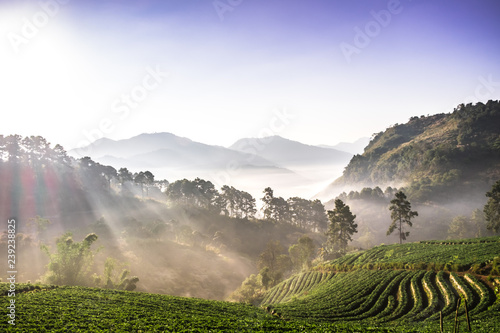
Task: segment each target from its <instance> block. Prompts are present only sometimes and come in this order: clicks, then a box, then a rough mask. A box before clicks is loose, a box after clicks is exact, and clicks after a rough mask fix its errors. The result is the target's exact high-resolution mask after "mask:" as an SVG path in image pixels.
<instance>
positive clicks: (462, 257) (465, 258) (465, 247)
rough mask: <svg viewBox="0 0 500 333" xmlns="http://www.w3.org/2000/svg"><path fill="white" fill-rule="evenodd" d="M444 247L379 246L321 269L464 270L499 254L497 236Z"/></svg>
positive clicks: (432, 244) (499, 243)
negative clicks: (385, 267)
mask: <svg viewBox="0 0 500 333" xmlns="http://www.w3.org/2000/svg"><path fill="white" fill-rule="evenodd" d="M447 244H449V245H446V246H443V245H441V244H440V243H437V242H424V243H422V242H420V243H408V244H393V245H380V246H377V247H374V248H372V249H370V250H366V251H361V252H356V253H352V254H349V255H347V256H345V257H343V258H340V259H336V260H333V261H331V262H330V263H329V264H327V265H323V269H325V270H326V269H333V270H335V269H336V270H339V268H340V269H341V270H347V268H349V267H357V268H361V267H363V268H368V267H367V265H371V266H372V267H381V266H382V264H390V265H394V264H397V263H399V264H401V267H397V268H408V267H406V265H409V266H410V267H411V268H413V269H429V268H438V270H439V269H443V268H445V269H447V270H451V269H452V268H453V267H452V266H453V265H454V266H455V269H454V270H467V269H469V268H470V267H471V266H472V265H474V264H478V265H481V264H483V265H484V264H487V263H489V262H491V261H492V260H493V259H494V258H495V257H497V256H498V253H500V237H489V238H483V239H480V240H475V239H471V240H463V241H462V242H460V243H458V242H457V243H452V242H450V243H447ZM419 265H420V266H422V267H419ZM342 267H344V268H346V269H342ZM320 268H321V267H320ZM382 268H384V267H382ZM392 268H395V267H392Z"/></svg>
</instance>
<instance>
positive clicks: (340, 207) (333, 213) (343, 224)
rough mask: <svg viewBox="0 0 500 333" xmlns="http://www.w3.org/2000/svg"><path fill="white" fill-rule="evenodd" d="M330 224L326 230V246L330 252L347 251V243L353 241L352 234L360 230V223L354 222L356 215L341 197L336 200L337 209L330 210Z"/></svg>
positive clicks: (341, 252)
mask: <svg viewBox="0 0 500 333" xmlns="http://www.w3.org/2000/svg"><path fill="white" fill-rule="evenodd" d="M328 218H329V220H330V226H329V228H328V231H327V232H326V236H327V240H326V244H325V248H326V249H327V251H328V252H329V253H340V254H341V255H344V254H345V253H346V252H347V243H348V242H350V241H352V238H351V236H352V235H353V234H354V233H356V232H358V230H357V228H358V225H357V224H356V223H354V220H355V219H356V215H353V214H352V213H351V210H350V208H349V206H347V205H346V204H344V202H343V201H342V200H340V199H337V200H335V209H334V210H329V211H328Z"/></svg>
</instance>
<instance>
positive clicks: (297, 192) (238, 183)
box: [68, 133, 352, 197]
mask: <svg viewBox="0 0 500 333" xmlns="http://www.w3.org/2000/svg"><path fill="white" fill-rule="evenodd" d="M68 153H69V155H71V156H73V157H76V158H80V157H83V156H90V157H91V158H92V159H93V160H95V161H96V162H99V163H101V164H105V165H111V166H113V167H115V168H117V169H118V168H121V167H126V168H129V169H130V170H131V171H133V172H136V171H140V170H142V171H144V170H150V171H152V172H153V174H155V176H156V177H157V179H163V178H167V179H168V180H170V181H174V180H177V179H182V178H193V177H201V178H204V179H207V180H211V181H213V182H215V183H217V184H216V185H219V186H221V185H223V184H224V185H226V184H227V185H233V186H235V187H240V188H241V189H243V190H247V191H250V192H251V193H252V194H253V195H256V196H257V195H260V193H261V192H262V190H263V189H264V188H265V187H267V186H271V187H273V188H276V189H277V190H278V192H279V193H281V194H280V195H285V193H286V194H289V195H290V196H302V197H310V196H312V195H313V194H314V193H316V192H317V191H318V190H320V189H321V188H323V187H324V186H325V184H327V183H328V182H331V181H332V180H333V179H335V178H336V177H338V176H339V175H340V174H341V172H342V169H343V168H344V167H345V166H346V165H347V163H348V162H349V160H350V159H351V157H352V154H351V153H348V152H343V151H340V150H338V149H333V148H325V147H318V146H311V145H306V144H303V143H300V142H297V141H292V140H288V139H285V138H282V137H279V136H272V137H267V138H261V139H254V138H245V139H241V140H238V141H237V142H235V143H234V144H233V145H231V146H230V147H229V148H225V147H221V146H213V145H207V144H203V143H200V142H195V141H192V140H190V139H188V138H183V137H179V136H176V135H174V134H171V133H153V134H141V135H138V136H135V137H132V138H129V139H125V140H116V141H115V140H110V139H105V138H103V139H99V140H97V141H95V142H94V143H93V144H90V145H89V146H87V147H82V148H80V149H73V150H70V151H69V152H68ZM242 171H243V172H242Z"/></svg>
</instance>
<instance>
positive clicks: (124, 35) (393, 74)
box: [0, 0, 500, 149]
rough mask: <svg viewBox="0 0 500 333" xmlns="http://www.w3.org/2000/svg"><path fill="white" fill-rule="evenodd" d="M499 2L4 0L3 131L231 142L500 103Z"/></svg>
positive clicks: (316, 138)
mask: <svg viewBox="0 0 500 333" xmlns="http://www.w3.org/2000/svg"><path fill="white" fill-rule="evenodd" d="M42 4H45V5H42ZM499 9H500V4H499V3H498V1H451V0H441V1H430V0H429V1H427V0H420V1H419V0H412V1H409V0H401V1H397V0H391V1H348V0H345V1H333V0H331V1H327V0H312V1H278V0H272V1H270V0H266V1H265V0H220V1H210V0H208V1H206V0H192V1H188V0H175V1H173V0H164V1H159V0H150V1H117V0H116V1H97V0H92V1H79V0H64V1H63V0H45V1H41V2H38V1H16V2H15V4H12V2H11V1H9V2H7V1H0V37H1V39H0V57H1V58H0V60H1V61H0V73H1V75H0V96H1V98H0V109H1V110H2V115H3V116H4V117H3V121H2V122H0V133H2V134H4V135H7V134H11V133H18V134H22V135H43V136H45V137H46V138H47V139H48V140H49V141H51V142H52V143H61V144H63V146H64V147H66V148H67V149H70V148H74V147H77V146H79V145H82V144H85V143H87V142H88V141H91V140H93V139H96V138H98V137H100V136H106V137H109V138H112V139H121V138H128V137H131V136H134V135H138V134H140V133H144V132H172V133H174V134H177V135H180V136H185V137H189V138H191V139H193V140H196V141H202V142H205V143H209V144H217V145H222V146H229V145H231V144H232V143H233V142H234V141H236V140H237V139H239V138H241V137H257V136H259V135H266V134H278V135H282V136H284V137H286V138H289V139H293V140H298V141H301V142H304V143H308V144H335V143H337V142H340V141H354V140H356V139H357V138H359V137H363V136H370V135H371V134H372V133H375V132H379V131H381V130H384V129H385V128H386V127H388V126H390V125H392V124H394V123H402V122H406V121H407V120H408V118H409V117H411V116H414V115H423V114H434V113H440V112H450V111H452V110H453V108H454V107H455V106H456V105H458V104H459V103H462V102H471V101H474V102H475V101H483V102H484V101H486V100H488V99H500V62H499V61H498V56H499V55H500V36H499V34H498V31H500V21H499V20H498V18H497V14H498V11H499ZM152 73H156V74H152ZM166 73H168V75H167V74H166ZM127 98H128V99H127ZM127 100H128V102H127ZM277 114H281V115H283V114H285V115H288V116H286V117H287V118H286V121H282V119H281V118H279V117H278V116H277ZM280 119H281V120H280ZM280 121H281V122H280Z"/></svg>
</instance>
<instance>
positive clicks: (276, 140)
mask: <svg viewBox="0 0 500 333" xmlns="http://www.w3.org/2000/svg"><path fill="white" fill-rule="evenodd" d="M229 148H230V149H233V150H236V151H240V152H251V153H254V154H256V155H258V156H260V157H262V158H264V159H266V160H269V161H272V162H274V163H275V164H276V165H279V166H283V167H287V168H293V167H294V166H303V165H316V164H322V165H325V164H344V165H346V164H347V163H348V162H349V160H350V159H351V157H352V154H350V153H346V152H344V151H340V150H337V149H333V148H324V147H318V146H311V145H306V144H303V143H300V142H297V141H292V140H288V139H285V138H282V137H280V136H271V137H267V138H262V139H256V138H245V139H240V140H238V141H237V142H235V143H234V144H233V145H232V146H230V147H229Z"/></svg>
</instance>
